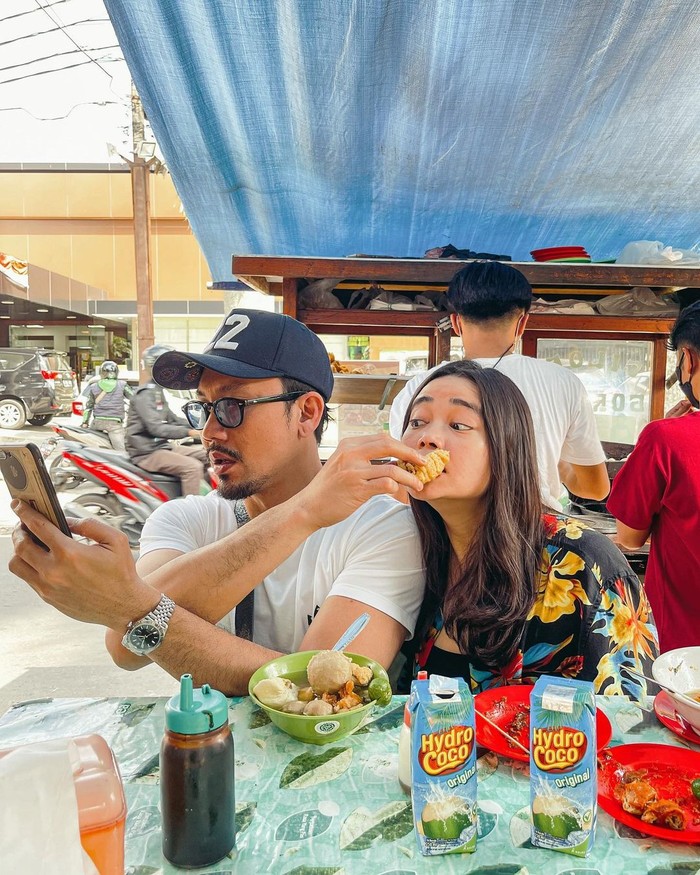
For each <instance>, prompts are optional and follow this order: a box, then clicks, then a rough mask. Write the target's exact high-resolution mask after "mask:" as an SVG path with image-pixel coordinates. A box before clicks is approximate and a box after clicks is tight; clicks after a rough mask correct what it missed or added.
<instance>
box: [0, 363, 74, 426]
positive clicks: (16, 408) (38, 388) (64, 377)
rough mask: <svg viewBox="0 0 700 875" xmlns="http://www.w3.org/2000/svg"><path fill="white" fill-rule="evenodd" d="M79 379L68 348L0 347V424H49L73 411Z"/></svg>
mask: <svg viewBox="0 0 700 875" xmlns="http://www.w3.org/2000/svg"><path fill="white" fill-rule="evenodd" d="M77 394H78V383H77V380H76V379H75V373H74V372H73V371H72V370H71V367H70V363H69V361H68V356H67V355H66V353H64V352H55V351H54V350H46V349H39V348H34V347H28V348H26V349H21V348H19V349H5V348H0V428H22V427H23V426H24V425H26V423H27V422H29V423H31V425H46V423H47V422H49V421H50V420H51V418H52V417H54V416H59V415H61V414H68V413H70V412H71V404H72V402H73V398H75V396H76V395H77Z"/></svg>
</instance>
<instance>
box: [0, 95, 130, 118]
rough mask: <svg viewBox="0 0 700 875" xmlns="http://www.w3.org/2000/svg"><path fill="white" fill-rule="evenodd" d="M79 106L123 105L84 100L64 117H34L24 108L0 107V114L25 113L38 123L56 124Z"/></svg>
mask: <svg viewBox="0 0 700 875" xmlns="http://www.w3.org/2000/svg"><path fill="white" fill-rule="evenodd" d="M79 106H124V104H123V103H120V102H119V101H118V100H85V101H83V102H82V103H76V104H75V105H74V106H71V108H70V109H69V110H68V112H67V113H66V114H65V115H49V116H40V115H34V113H33V112H30V111H29V110H28V109H27V108H26V106H0V112H17V111H18V110H19V111H21V112H26V113H27V115H30V116H31V117H32V118H33V119H36V121H38V122H56V121H61V120H62V119H65V118H68V116H69V115H70V114H71V113H72V112H73V110H75V109H77V108H78V107H79Z"/></svg>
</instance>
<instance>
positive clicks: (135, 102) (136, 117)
mask: <svg viewBox="0 0 700 875" xmlns="http://www.w3.org/2000/svg"><path fill="white" fill-rule="evenodd" d="M131 125H132V130H133V140H134V158H133V161H131V162H129V163H130V166H131V198H132V203H133V212H134V253H135V262H136V325H137V334H138V348H139V357H140V355H141V353H142V352H143V350H144V349H146V347H148V346H152V345H153V288H152V286H151V214H150V203H149V194H150V193H149V185H150V175H151V171H150V165H149V164H148V163H147V162H146V161H145V160H144V158H143V157H141V154H140V152H141V146H142V144H143V142H144V139H145V137H144V114H143V106H142V105H141V98H140V97H139V95H138V93H137V92H136V88H135V87H134V84H133V83H132V84H131ZM141 376H142V377H143V374H142V375H141Z"/></svg>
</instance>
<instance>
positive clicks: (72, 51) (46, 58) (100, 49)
mask: <svg viewBox="0 0 700 875" xmlns="http://www.w3.org/2000/svg"><path fill="white" fill-rule="evenodd" d="M118 48H120V46H119V43H114V45H111V46H95V47H94V48H93V49H92V51H93V52H105V51H107V50H109V49H118ZM79 53H80V54H82V51H81V50H80V49H70V50H69V51H67V52H54V53H53V54H51V55H42V57H41V58H32V60H31V61H22V63H21V64H10V65H8V66H7V67H0V73H2V72H4V71H5V70H16V69H17V68H18V67H28V66H29V65H30V64H38V63H39V62H40V61H49V60H53V58H63V57H65V56H66V55H77V54H79Z"/></svg>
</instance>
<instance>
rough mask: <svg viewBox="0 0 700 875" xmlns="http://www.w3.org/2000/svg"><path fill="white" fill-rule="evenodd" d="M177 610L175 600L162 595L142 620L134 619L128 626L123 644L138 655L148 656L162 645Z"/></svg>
mask: <svg viewBox="0 0 700 875" xmlns="http://www.w3.org/2000/svg"><path fill="white" fill-rule="evenodd" d="M174 610H175V602H174V601H173V600H172V599H169V598H168V597H167V595H161V597H160V601H159V602H158V604H157V605H156V606H155V608H153V610H152V611H150V612H149V613H148V614H146V616H145V617H142V618H141V619H140V620H132V622H131V623H129V625H128V626H127V627H126V634H125V635H124V637H123V638H122V645H123V646H124V647H126V649H127V650H130V651H131V652H132V653H136V654H137V655H138V656H147V655H148V654H149V653H153V651H154V650H155V649H156V647H160V645H161V644H162V643H163V639H164V638H165V633H166V632H167V631H168V623H169V622H170V618H171V617H172V615H173V611H174Z"/></svg>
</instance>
